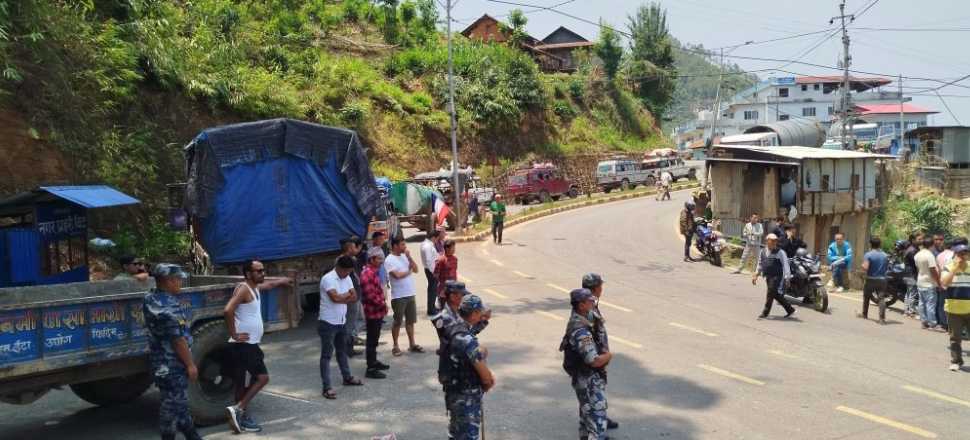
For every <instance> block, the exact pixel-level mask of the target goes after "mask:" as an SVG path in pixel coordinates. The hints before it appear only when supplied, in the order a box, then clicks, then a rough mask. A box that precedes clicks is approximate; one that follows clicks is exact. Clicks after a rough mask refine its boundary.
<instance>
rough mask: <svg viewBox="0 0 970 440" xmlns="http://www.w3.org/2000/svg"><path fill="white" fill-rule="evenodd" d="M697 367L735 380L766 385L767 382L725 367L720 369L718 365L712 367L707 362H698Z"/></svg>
mask: <svg viewBox="0 0 970 440" xmlns="http://www.w3.org/2000/svg"><path fill="white" fill-rule="evenodd" d="M697 367H698V368H701V369H703V370H707V371H710V372H711V373H714V374H718V375H721V376H724V377H728V378H731V379H734V380H738V381H741V382H744V383H747V384H751V385H758V386H764V384H765V383H764V382H762V381H760V380H758V379H752V378H750V377H747V376H742V375H740V374H738V373H733V372H730V371H728V370H723V369H720V368H717V367H712V366H710V365H707V364H697Z"/></svg>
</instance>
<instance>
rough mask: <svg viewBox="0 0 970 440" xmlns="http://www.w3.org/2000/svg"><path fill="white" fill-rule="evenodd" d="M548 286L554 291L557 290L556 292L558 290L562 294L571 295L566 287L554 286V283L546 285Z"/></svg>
mask: <svg viewBox="0 0 970 440" xmlns="http://www.w3.org/2000/svg"><path fill="white" fill-rule="evenodd" d="M546 285H547V286H549V287H552V288H553V289H556V290H558V291H560V292H564V293H569V290H568V289H566V288H565V287H562V286H557V285H555V284H552V283H546Z"/></svg>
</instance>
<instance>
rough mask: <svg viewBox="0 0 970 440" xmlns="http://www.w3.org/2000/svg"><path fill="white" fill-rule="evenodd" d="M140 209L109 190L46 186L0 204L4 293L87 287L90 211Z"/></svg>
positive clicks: (131, 199) (0, 265) (0, 275)
mask: <svg viewBox="0 0 970 440" xmlns="http://www.w3.org/2000/svg"><path fill="white" fill-rule="evenodd" d="M137 203H140V202H139V201H138V199H135V198H134V197H131V196H129V195H127V194H124V193H122V192H121V191H118V190H116V189H114V188H111V187H109V186H105V185H89V186H42V187H40V188H37V189H36V190H33V191H28V192H25V193H21V194H18V195H15V196H13V197H10V198H7V199H5V200H0V288H2V287H17V286H36V285H44V284H61V283H73V282H80V281H88V250H87V249H88V246H87V242H88V214H87V211H88V209H95V208H108V207H112V206H124V205H134V204H137Z"/></svg>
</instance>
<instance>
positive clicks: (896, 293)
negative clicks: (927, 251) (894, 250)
mask: <svg viewBox="0 0 970 440" xmlns="http://www.w3.org/2000/svg"><path fill="white" fill-rule="evenodd" d="M907 276H910V275H909V270H908V269H907V268H906V263H905V262H904V261H903V260H902V259H901V258H898V257H895V256H893V257H890V258H889V270H888V271H887V272H886V292H884V293H885V298H886V307H889V306H891V305H893V304H895V303H896V301H904V300H905V299H906V291H907V290H909V287H908V286H907V285H906V277H907ZM869 301H870V302H872V303H873V304H877V305H878V304H879V301H878V300H877V299H876V298H875V297H873V298H870V300H869Z"/></svg>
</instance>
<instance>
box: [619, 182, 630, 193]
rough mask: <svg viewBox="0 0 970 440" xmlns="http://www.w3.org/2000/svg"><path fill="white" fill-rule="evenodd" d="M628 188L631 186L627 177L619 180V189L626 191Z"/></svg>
mask: <svg viewBox="0 0 970 440" xmlns="http://www.w3.org/2000/svg"><path fill="white" fill-rule="evenodd" d="M630 188H631V186H630V180H629V179H623V181H622V182H620V191H628V190H630Z"/></svg>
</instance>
